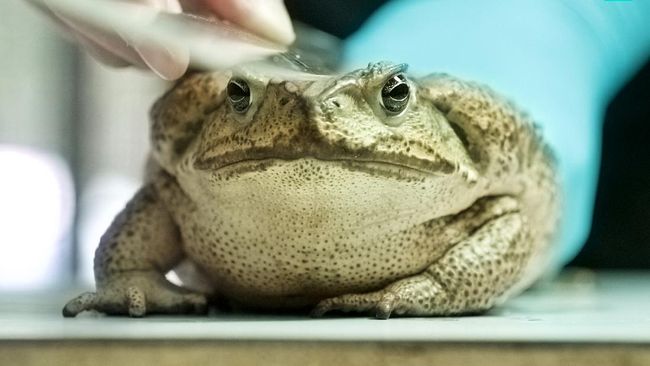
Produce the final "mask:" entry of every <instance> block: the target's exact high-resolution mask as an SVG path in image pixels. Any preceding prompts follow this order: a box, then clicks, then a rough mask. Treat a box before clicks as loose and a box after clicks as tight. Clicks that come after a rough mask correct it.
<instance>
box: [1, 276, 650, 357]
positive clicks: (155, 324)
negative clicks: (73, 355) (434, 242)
mask: <svg viewBox="0 0 650 366" xmlns="http://www.w3.org/2000/svg"><path fill="white" fill-rule="evenodd" d="M77 291H79V290H77V289H75V290H62V291H56V292H45V293H43V292H42V293H0V341H17V340H19V341H24V340H36V341H38V340H82V339H83V340H131V339H133V340H161V339H164V340H175V339H177V340H195V339H200V340H235V341H239V340H261V341H286V340H307V341H411V342H412V341H416V342H417V341H422V342H463V343H467V342H469V343H471V342H485V343H487V342H491V343H494V342H509V343H512V342H514V343H520V342H522V343H540V342H541V343H572V344H575V343H578V344H579V343H586V344H594V343H596V344H599V343H607V344H612V343H622V344H639V345H645V344H647V345H650V272H640V273H598V274H593V273H589V272H581V273H580V274H578V275H576V274H575V273H574V274H573V275H570V276H564V277H563V279H562V280H559V281H555V282H552V283H548V284H545V285H542V286H540V288H538V289H536V290H533V291H528V292H526V293H524V294H523V295H521V296H519V297H517V298H515V299H514V300H511V301H510V302H508V303H507V304H506V305H504V306H501V307H499V308H497V309H495V310H493V311H491V312H490V313H488V314H485V315H481V316H471V317H453V318H391V319H389V320H375V319H373V318H371V317H369V316H367V315H358V316H344V315H339V316H334V317H325V318H321V319H311V318H309V317H308V316H306V315H304V316H303V315H259V314H220V313H216V312H213V313H212V314H211V315H209V316H149V317H145V318H142V319H131V318H127V317H109V316H104V315H101V314H97V313H85V314H82V315H80V316H78V317H77V318H63V317H62V316H61V307H62V305H63V304H64V303H65V301H66V300H67V299H68V298H69V297H71V296H72V295H74V294H76V292H77Z"/></svg>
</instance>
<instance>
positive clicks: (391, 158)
mask: <svg viewBox="0 0 650 366" xmlns="http://www.w3.org/2000/svg"><path fill="white" fill-rule="evenodd" d="M300 160H313V161H316V162H328V163H330V164H338V165H339V166H341V167H342V168H346V169H349V170H352V171H365V172H380V173H382V172H383V173H391V174H397V175H400V174H402V173H403V174H409V175H420V176H422V175H428V176H431V175H435V176H440V175H451V174H454V173H455V172H458V171H459V170H460V169H459V165H458V164H455V163H453V162H450V161H449V160H446V159H442V158H439V159H423V158H419V157H415V156H406V155H401V154H396V153H376V152H373V153H372V154H370V153H364V152H351V153H347V154H346V153H334V154H319V153H314V152H300V151H289V152H278V151H272V152H271V151H251V150H249V151H243V152H233V153H225V154H220V155H207V156H206V155H202V156H199V157H198V158H197V159H196V160H195V161H194V164H193V165H194V168H195V169H197V170H204V171H212V172H226V171H228V172H232V171H237V172H239V173H244V172H248V171H263V170H265V169H266V168H268V167H270V166H272V165H277V164H282V163H283V162H284V163H287V162H296V161H300Z"/></svg>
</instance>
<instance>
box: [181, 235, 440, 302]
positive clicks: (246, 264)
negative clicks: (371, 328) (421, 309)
mask: <svg viewBox="0 0 650 366" xmlns="http://www.w3.org/2000/svg"><path fill="white" fill-rule="evenodd" d="M429 231H430V226H429V225H418V226H416V227H413V228H411V229H409V230H404V231H402V232H399V233H397V234H395V235H392V236H388V237H385V238H382V239H378V240H377V239H375V240H364V239H363V238H362V237H358V236H355V235H352V236H346V235H345V234H344V233H342V234H341V235H331V236H324V237H322V236H321V237H318V238H316V237H314V236H313V235H310V234H309V233H305V235H304V238H302V240H284V241H281V242H277V241H274V240H272V238H268V237H266V238H265V237H260V238H259V239H258V240H251V239H249V238H246V237H245V236H244V237H237V235H236V234H235V235H234V236H235V237H234V238H220V237H210V235H209V232H210V230H205V231H204V230H201V229H199V228H196V229H195V230H194V231H193V233H189V234H186V239H185V241H186V243H187V245H186V252H187V254H188V257H189V259H190V260H191V261H192V262H194V263H195V264H197V265H198V267H199V268H200V269H201V270H202V272H203V273H204V274H206V275H207V277H208V279H209V281H210V282H211V283H212V284H213V285H214V287H215V288H216V289H217V290H218V291H219V292H221V293H224V294H225V295H226V296H227V297H228V298H232V299H236V300H237V299H238V300H240V301H241V302H242V303H245V304H248V305H256V306H260V305H261V306H270V307H274V306H277V307H283V308H284V307H288V306H301V305H309V304H312V303H314V302H316V301H318V300H320V299H322V298H325V297H331V296H335V295H338V294H343V293H350V292H365V291H371V290H374V289H378V288H381V287H383V286H385V285H386V284H388V283H390V282H393V281H395V280H397V279H399V278H404V277H406V276H409V275H412V274H415V273H418V272H420V271H422V270H423V269H424V268H426V267H427V266H428V265H430V264H431V263H432V262H433V261H435V260H436V259H437V258H438V257H440V256H441V255H442V253H444V251H445V249H446V248H447V246H446V245H443V244H442V243H436V241H435V240H434V239H433V238H431V237H430V234H431V233H430V232H429ZM333 234H337V233H336V232H334V233H333ZM292 239H294V238H292Z"/></svg>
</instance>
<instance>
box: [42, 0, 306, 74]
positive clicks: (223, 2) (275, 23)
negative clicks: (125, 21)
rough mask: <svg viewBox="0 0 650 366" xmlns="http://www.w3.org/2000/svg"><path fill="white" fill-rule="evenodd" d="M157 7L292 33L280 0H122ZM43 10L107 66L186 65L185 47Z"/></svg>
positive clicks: (165, 70) (265, 34)
mask: <svg viewBox="0 0 650 366" xmlns="http://www.w3.org/2000/svg"><path fill="white" fill-rule="evenodd" d="M107 1H108V0H107ZM122 1H123V2H127V3H131V4H137V5H144V6H150V7H152V8H155V9H157V10H161V11H167V12H173V13H180V12H190V13H194V14H205V15H210V16H216V17H217V18H219V19H222V20H226V21H229V22H231V23H234V24H236V25H238V26H240V27H242V28H244V29H246V30H249V31H251V32H252V33H255V34H257V35H259V36H260V37H262V38H266V39H269V40H271V41H274V42H277V43H280V44H283V45H288V44H290V43H291V42H293V40H294V38H295V35H294V32H293V27H292V25H291V21H290V19H289V14H288V13H287V10H286V8H285V6H284V3H283V2H282V0H122ZM44 10H46V13H48V15H49V16H50V17H52V18H53V19H54V20H55V21H56V22H57V23H58V24H59V25H60V26H61V28H63V29H64V30H65V31H66V32H68V33H70V34H71V35H72V36H73V37H75V38H76V39H77V40H78V41H79V42H80V43H81V44H82V45H83V46H84V48H85V49H86V50H87V51H89V53H90V54H91V55H92V56H93V57H94V58H96V59H97V60H99V61H101V62H103V63H105V64H107V65H111V66H118V67H119V66H128V65H134V66H137V67H140V68H144V69H151V70H152V71H153V72H155V73H156V74H157V75H159V76H160V77H162V78H163V79H167V80H173V79H177V78H179V77H181V76H182V75H183V74H184V73H185V71H186V70H187V68H188V65H189V54H188V52H187V50H182V49H173V48H170V47H167V46H165V45H161V44H155V43H151V42H142V41H134V40H128V39H124V38H123V37H122V36H121V35H120V34H118V33H117V32H110V31H106V30H103V29H98V28H95V27H92V26H89V25H87V24H84V23H82V22H79V21H77V20H74V19H70V18H68V17H66V16H63V15H61V14H58V13H56V12H55V11H54V10H51V9H50V10H49V11H48V9H44Z"/></svg>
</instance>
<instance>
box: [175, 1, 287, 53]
mask: <svg viewBox="0 0 650 366" xmlns="http://www.w3.org/2000/svg"><path fill="white" fill-rule="evenodd" d="M187 2H188V3H196V2H197V0H189V1H187ZM202 2H203V3H204V4H205V7H206V8H207V9H209V10H210V11H211V12H212V13H214V14H215V15H217V16H218V17H219V18H222V19H225V20H228V21H231V22H233V23H235V24H238V25H240V26H241V27H243V28H246V29H248V30H249V31H251V32H253V33H255V34H257V35H259V36H261V37H263V38H267V39H269V40H271V41H275V42H279V43H281V44H284V45H288V44H291V43H292V42H293V41H294V40H295V38H296V35H295V33H294V31H293V26H292V25H291V19H290V18H289V13H288V12H287V8H286V7H285V6H284V2H283V1H282V0H202ZM183 5H185V2H184V3H183Z"/></svg>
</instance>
